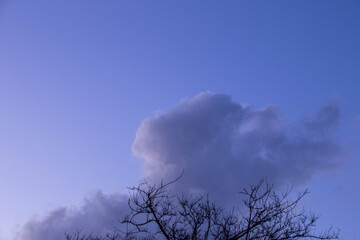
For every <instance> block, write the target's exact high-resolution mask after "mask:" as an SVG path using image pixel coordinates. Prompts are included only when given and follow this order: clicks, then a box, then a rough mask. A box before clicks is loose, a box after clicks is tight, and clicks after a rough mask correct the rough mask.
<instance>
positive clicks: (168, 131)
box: [15, 92, 341, 240]
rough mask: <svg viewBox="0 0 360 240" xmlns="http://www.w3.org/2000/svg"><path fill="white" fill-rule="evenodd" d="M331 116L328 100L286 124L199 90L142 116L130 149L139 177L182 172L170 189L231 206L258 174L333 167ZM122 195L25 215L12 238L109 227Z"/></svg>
mask: <svg viewBox="0 0 360 240" xmlns="http://www.w3.org/2000/svg"><path fill="white" fill-rule="evenodd" d="M338 118H339V109H338V107H337V106H336V105H327V106H325V107H323V108H321V109H320V110H319V111H318V113H317V114H316V115H315V116H312V117H307V118H304V119H302V120H301V121H300V122H299V123H298V124H296V125H291V124H289V123H286V121H285V120H284V118H283V117H282V114H281V113H280V111H279V110H278V109H277V108H276V107H275V106H267V107H265V108H262V109H253V108H251V107H249V106H245V105H241V104H238V103H235V102H233V101H232V100H231V98H230V97H229V96H227V95H223V94H212V93H208V92H205V93H201V94H199V95H197V96H196V97H194V98H193V99H185V100H182V101H181V102H180V103H179V104H178V105H176V106H174V107H173V108H171V109H170V110H168V111H167V112H165V113H163V114H158V115H156V116H154V117H152V118H148V119H145V120H144V121H143V122H142V123H141V125H140V127H139V129H138V131H137V134H136V139H135V141H134V143H133V152H134V154H135V155H137V156H139V157H142V158H144V159H145V163H144V172H145V179H147V180H149V181H151V182H157V181H160V180H162V179H165V180H172V179H174V178H176V177H178V176H179V174H180V173H181V172H182V170H185V173H184V176H183V177H182V179H181V180H180V181H178V182H177V183H176V185H174V190H176V191H184V192H201V193H202V192H210V194H211V198H212V199H215V200H217V201H221V203H222V204H226V203H230V204H233V203H234V201H236V199H235V198H234V195H237V192H238V191H239V190H241V188H242V187H245V186H248V185H249V184H251V183H254V182H256V181H257V180H259V178H261V177H263V176H266V177H267V178H268V179H269V181H270V182H272V183H275V184H277V185H282V184H287V183H290V184H292V183H297V184H303V183H306V182H307V181H309V180H310V179H311V177H312V176H313V175H314V174H315V173H317V172H319V171H323V170H327V169H331V168H334V167H336V166H337V165H338V162H339V161H338V159H339V156H340V155H341V147H340V145H339V144H338V143H337V142H336V131H335V129H336V126H337V122H338ZM127 199H128V196H127V195H120V194H111V195H106V194H103V193H102V192H96V193H95V194H93V195H91V196H90V197H88V198H86V199H85V202H84V204H83V205H82V206H81V207H79V208H76V207H63V208H58V209H56V210H54V211H52V212H50V213H49V214H48V215H47V216H45V217H44V218H42V219H39V218H34V219H31V220H30V221H29V222H28V223H27V224H26V225H25V226H24V227H23V229H22V230H21V231H20V233H19V234H18V236H17V237H16V238H15V240H49V239H51V240H60V239H61V240H62V239H64V233H66V232H73V231H74V230H75V229H81V230H82V231H83V232H84V233H93V234H94V235H102V234H103V233H106V232H112V231H113V230H114V227H115V226H119V223H118V218H119V217H120V216H121V215H122V214H124V213H125V212H126V211H127V210H128V206H127ZM234 199H235V200H234Z"/></svg>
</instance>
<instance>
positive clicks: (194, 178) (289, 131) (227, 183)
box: [133, 92, 341, 202]
mask: <svg viewBox="0 0 360 240" xmlns="http://www.w3.org/2000/svg"><path fill="white" fill-rule="evenodd" d="M339 115H340V113H339V108H338V107H337V106H336V105H327V106H324V107H322V108H321V109H320V110H319V111H318V112H317V114H316V115H315V116H312V117H308V118H305V119H302V120H301V121H300V122H299V123H298V124H296V125H291V124H289V123H287V122H286V121H285V120H284V118H283V117H282V114H281V113H280V111H279V110H278V109H277V108H276V107H275V106H267V107H265V108H262V109H253V108H251V107H249V106H245V105H241V104H238V103H235V102H233V101H232V100H231V97H230V96H228V95H223V94H212V93H209V92H205V93H200V94H199V95H197V96H196V97H194V98H193V99H185V100H182V101H181V102H180V103H179V104H178V105H176V106H174V107H173V108H171V109H170V110H168V111H167V112H165V113H163V114H159V115H156V116H154V117H152V118H148V119H145V120H144V121H143V122H142V124H141V125H140V127H139V129H138V131H137V134H136V139H135V142H134V144H133V152H134V154H135V155H137V156H139V157H141V158H143V159H145V164H144V172H145V175H146V176H145V178H146V179H147V180H149V181H153V182H157V181H160V180H161V179H167V180H171V179H174V178H176V177H177V176H179V175H180V173H181V172H182V170H184V176H183V177H182V179H181V181H179V182H177V183H176V185H175V189H176V190H178V191H190V192H210V194H211V196H213V197H215V198H216V199H217V200H219V201H221V202H224V201H225V202H226V201H229V199H233V195H232V193H237V192H238V191H239V190H241V188H242V187H244V186H248V185H249V184H252V183H254V182H256V181H258V180H259V179H260V178H261V177H267V179H268V180H269V181H270V182H271V183H274V184H276V185H282V184H303V183H306V182H307V181H309V180H310V179H311V177H312V176H313V175H314V174H315V173H317V172H320V171H323V170H327V169H331V168H334V167H336V166H337V164H338V161H337V159H338V158H339V156H340V154H341V148H340V145H339V144H338V143H337V141H336V136H335V131H334V130H335V127H336V125H337V122H338V119H339Z"/></svg>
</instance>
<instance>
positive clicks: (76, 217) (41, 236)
mask: <svg viewBox="0 0 360 240" xmlns="http://www.w3.org/2000/svg"><path fill="white" fill-rule="evenodd" d="M127 208H128V207H127V196H126V195H119V194H112V195H105V194H103V193H102V192H97V193H95V194H93V195H91V196H90V197H88V198H86V199H85V202H84V204H83V206H82V207H80V208H76V207H72V208H70V207H68V208H65V207H62V208H58V209H56V210H54V211H52V212H50V213H49V214H48V215H47V216H46V217H44V218H43V219H35V218H34V219H32V220H30V221H29V222H28V223H27V224H26V225H25V226H24V227H23V229H22V230H21V231H20V232H19V234H18V236H16V237H15V239H16V240H49V239H51V240H64V239H65V236H64V235H65V233H72V232H74V231H75V230H76V229H78V230H82V232H84V233H93V234H95V235H101V234H104V233H107V232H113V231H114V227H115V226H117V225H118V224H119V222H118V218H119V217H120V216H121V214H122V213H124V211H126V210H127Z"/></svg>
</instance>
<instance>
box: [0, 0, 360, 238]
mask: <svg viewBox="0 0 360 240" xmlns="http://www.w3.org/2000/svg"><path fill="white" fill-rule="evenodd" d="M359 43H360V2H359V1H330V0H324V1H320V0H319V1H111V0H109V1H89V0H86V1H85V0H83V1H69V0H62V1H39V0H34V1H24V0H20V1H6V0H3V1H0V180H1V181H0V196H1V197H0V212H1V216H0V239H1V240H9V239H11V234H13V233H15V232H16V231H18V230H19V229H20V227H21V226H22V225H23V224H24V223H25V222H27V221H28V220H29V219H30V218H31V217H32V216H34V215H38V216H42V215H44V214H46V213H47V212H49V211H51V210H52V209H54V208H57V207H60V206H69V205H75V206H76V205H79V204H81V203H82V201H83V197H84V195H87V194H89V192H92V191H95V190H96V189H101V190H102V191H103V192H105V193H111V192H116V191H124V192H125V189H126V186H129V185H133V184H136V182H137V181H138V179H139V178H140V177H141V176H143V172H142V170H141V167H142V165H143V161H142V160H140V159H138V158H135V157H134V156H133V154H132V152H131V146H132V144H133V142H134V140H135V134H136V132H137V129H138V127H139V126H140V124H141V122H142V121H143V120H144V119H145V118H147V117H151V116H153V115H154V112H159V111H161V112H164V111H166V110H167V109H169V108H170V107H172V106H174V105H176V104H177V103H178V102H179V101H180V100H181V99H183V98H193V97H194V96H196V95H197V94H198V93H200V92H204V91H211V92H213V93H224V94H226V95H230V96H231V97H232V99H233V101H234V102H237V103H246V104H249V105H250V106H253V107H254V108H256V109H257V108H262V107H265V106H267V105H269V104H273V105H275V106H276V107H277V108H278V109H280V111H281V113H282V114H283V115H284V118H285V119H287V121H290V122H296V121H297V120H298V119H301V118H303V117H304V116H307V115H308V114H313V113H314V112H316V111H317V110H318V109H319V108H320V107H321V106H323V105H325V104H328V103H337V104H338V105H339V107H340V110H341V118H340V122H339V126H338V134H339V142H341V146H342V147H343V149H344V150H345V152H346V153H345V154H344V156H343V157H342V159H341V162H342V167H341V168H338V169H336V170H332V171H329V172H325V173H319V174H316V175H314V176H313V178H312V180H311V182H310V183H309V187H310V191H311V195H310V196H309V199H308V200H307V201H306V204H307V207H308V208H309V209H312V210H314V211H315V212H317V213H320V214H321V216H322V217H321V222H322V223H323V224H324V226H327V225H329V224H333V225H334V226H336V227H339V228H340V229H341V230H342V234H341V236H342V237H343V238H344V239H360V235H359V231H358V215H359V214H360V207H359V204H358V203H359V201H360V190H359V189H360V188H359V187H358V186H359V183H360V175H359V170H360V163H359V157H360V151H359V147H360V146H359V140H360V108H359V103H360V94H359V89H360V67H359V66H360V44H359ZM321 226H323V225H321Z"/></svg>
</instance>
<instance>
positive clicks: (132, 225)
mask: <svg viewBox="0 0 360 240" xmlns="http://www.w3.org/2000/svg"><path fill="white" fill-rule="evenodd" d="M177 180H178V179H176V180H175V181H177ZM175 181H172V182H169V183H163V182H162V183H160V184H159V185H156V184H150V183H147V182H145V183H142V184H140V185H138V186H136V187H132V188H129V190H130V198H129V202H128V205H129V208H130V213H129V214H128V215H126V216H125V217H123V218H122V220H121V223H122V224H125V225H126V231H120V230H118V233H117V234H116V235H115V234H114V235H111V236H110V235H108V236H107V237H108V238H92V236H89V237H90V238H88V239H87V238H79V239H77V238H68V240H100V239H110V240H117V239H118V240H120V239H124V240H125V239H126V240H130V239H142V240H145V239H166V240H188V239H189V240H190V239H191V240H235V239H240V240H255V239H262V240H286V239H338V233H339V231H336V230H333V229H332V228H329V229H328V230H327V231H325V232H321V233H316V231H315V230H314V228H315V226H316V222H317V220H318V219H319V217H318V216H316V215H314V214H312V213H307V212H305V211H304V210H299V204H298V203H299V201H300V200H301V199H302V198H303V197H304V196H305V195H307V194H308V191H305V192H302V193H299V194H298V195H296V196H295V197H293V198H291V196H292V195H293V194H291V193H292V191H291V190H288V191H285V192H284V193H282V194H277V193H276V192H275V190H274V188H273V186H272V185H270V184H268V183H267V182H266V181H264V180H261V181H260V182H259V183H258V184H256V185H253V186H250V187H249V188H244V189H243V191H242V192H241V194H242V195H243V197H244V198H243V199H244V200H243V204H244V206H243V207H238V208H233V210H231V211H228V210H225V209H224V208H221V207H219V206H217V205H216V204H215V203H213V202H211V201H210V200H209V197H208V195H205V196H204V195H201V196H193V195H185V194H183V195H181V196H177V195H175V194H173V193H172V192H171V191H170V190H169V189H168V187H169V185H171V184H173V183H174V182H175ZM111 237H112V238H111Z"/></svg>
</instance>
